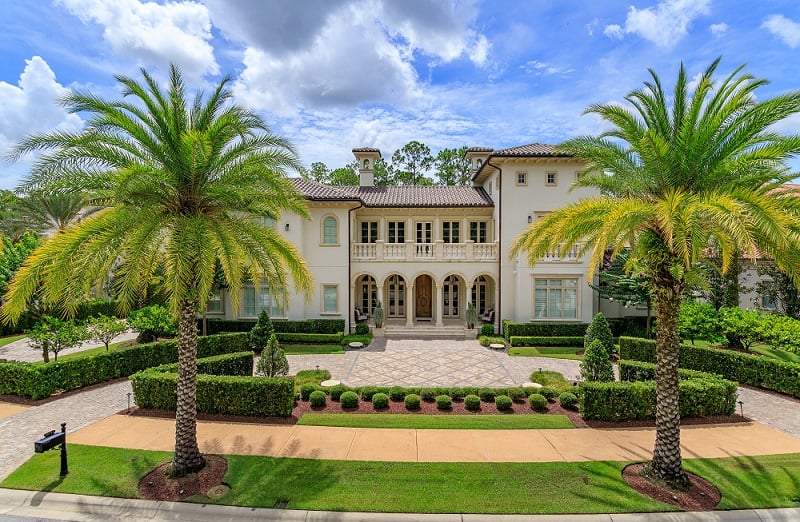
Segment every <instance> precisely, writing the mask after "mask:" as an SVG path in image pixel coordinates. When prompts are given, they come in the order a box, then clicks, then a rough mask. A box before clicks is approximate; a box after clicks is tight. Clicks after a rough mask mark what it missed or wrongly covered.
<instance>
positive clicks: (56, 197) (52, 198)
mask: <svg viewBox="0 0 800 522" xmlns="http://www.w3.org/2000/svg"><path fill="white" fill-rule="evenodd" d="M6 198H7V199H6V205H7V207H6V212H7V213H8V214H9V217H7V218H6V219H4V223H3V228H8V229H10V230H16V231H17V232H20V231H32V232H37V233H39V234H40V235H45V236H47V235H50V234H53V233H55V232H61V231H63V230H64V229H65V228H67V227H68V226H69V225H71V224H73V223H77V222H78V221H80V220H81V219H82V218H83V217H85V216H86V215H88V214H90V213H91V212H94V211H95V210H96V209H93V208H87V204H86V203H87V201H86V196H85V195H84V194H82V193H80V192H67V191H57V190H31V191H28V192H27V193H23V194H22V195H16V194H14V195H12V196H11V197H8V195H6Z"/></svg>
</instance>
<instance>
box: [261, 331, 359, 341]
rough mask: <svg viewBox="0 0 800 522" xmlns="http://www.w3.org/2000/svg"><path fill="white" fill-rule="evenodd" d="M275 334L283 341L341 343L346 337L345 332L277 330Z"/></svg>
mask: <svg viewBox="0 0 800 522" xmlns="http://www.w3.org/2000/svg"><path fill="white" fill-rule="evenodd" d="M275 336H276V337H277V338H278V341H279V342H282V343H312V344H313V343H320V344H327V343H333V344H339V343H341V342H342V339H344V333H343V332H338V333H334V334H322V333H286V332H275Z"/></svg>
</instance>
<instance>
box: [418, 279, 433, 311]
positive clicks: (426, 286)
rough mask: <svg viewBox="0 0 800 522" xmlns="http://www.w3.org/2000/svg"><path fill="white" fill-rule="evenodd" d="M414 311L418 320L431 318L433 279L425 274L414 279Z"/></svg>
mask: <svg viewBox="0 0 800 522" xmlns="http://www.w3.org/2000/svg"><path fill="white" fill-rule="evenodd" d="M414 312H415V315H416V319H417V320H418V321H430V320H431V319H432V318H433V279H432V278H431V276H429V275H427V274H422V275H420V276H417V278H416V279H415V280H414Z"/></svg>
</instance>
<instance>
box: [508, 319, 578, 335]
mask: <svg viewBox="0 0 800 522" xmlns="http://www.w3.org/2000/svg"><path fill="white" fill-rule="evenodd" d="M588 326H589V325H588V324H587V323H547V322H535V323H512V322H511V321H503V335H504V336H505V338H506V339H509V338H511V337H512V336H517V335H518V336H540V337H581V338H582V337H583V336H584V335H586V328H587V327H588Z"/></svg>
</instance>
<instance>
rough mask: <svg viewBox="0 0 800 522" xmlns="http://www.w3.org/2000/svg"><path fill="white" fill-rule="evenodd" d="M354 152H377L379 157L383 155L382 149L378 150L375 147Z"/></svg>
mask: <svg viewBox="0 0 800 522" xmlns="http://www.w3.org/2000/svg"><path fill="white" fill-rule="evenodd" d="M353 152H377V153H378V156H380V155H381V149H376V148H375V147H358V148H356V149H353Z"/></svg>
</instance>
